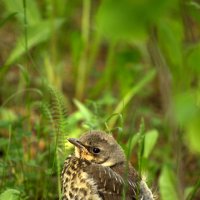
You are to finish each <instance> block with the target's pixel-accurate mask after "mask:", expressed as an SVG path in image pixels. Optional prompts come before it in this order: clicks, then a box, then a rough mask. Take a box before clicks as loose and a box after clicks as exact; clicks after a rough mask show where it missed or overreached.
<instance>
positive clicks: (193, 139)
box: [186, 113, 200, 154]
mask: <svg viewBox="0 0 200 200" xmlns="http://www.w3.org/2000/svg"><path fill="white" fill-rule="evenodd" d="M199 132H200V113H199V115H197V116H196V117H195V118H194V119H191V120H190V121H189V122H188V123H187V125H186V142H187V144H188V147H189V148H190V149H191V150H192V151H193V152H195V153H199V154H200V148H199V144H200V134H199Z"/></svg>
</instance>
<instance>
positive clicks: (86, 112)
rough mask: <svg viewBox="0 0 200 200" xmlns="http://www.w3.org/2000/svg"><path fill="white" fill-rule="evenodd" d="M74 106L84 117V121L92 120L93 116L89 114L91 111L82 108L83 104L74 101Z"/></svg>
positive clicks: (84, 107)
mask: <svg viewBox="0 0 200 200" xmlns="http://www.w3.org/2000/svg"><path fill="white" fill-rule="evenodd" d="M74 104H75V105H76V107H77V108H78V109H79V111H80V113H81V114H82V115H83V116H84V118H85V120H86V121H91V120H92V116H93V114H92V113H91V111H90V110H89V109H88V108H87V107H86V106H84V104H82V103H81V102H80V101H78V100H77V99H74Z"/></svg>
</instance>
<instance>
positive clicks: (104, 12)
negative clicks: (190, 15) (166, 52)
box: [97, 0, 177, 39]
mask: <svg viewBox="0 0 200 200" xmlns="http://www.w3.org/2000/svg"><path fill="white" fill-rule="evenodd" d="M176 2H177V1H176V0H175V1H173V0H163V1H160V0H151V1H149V0H142V1H141V0H135V1H129V0H117V1H115V0H104V1H102V3H101V5H100V9H99V11H98V14H97V27H98V29H99V31H100V32H101V33H102V34H103V35H105V36H107V37H109V39H121V38H123V39H135V38H140V39H142V38H145V37H146V34H147V29H148V28H149V26H150V25H152V24H154V23H157V21H159V20H158V19H159V18H160V17H162V16H163V15H165V13H166V11H168V10H169V8H170V7H171V6H174V5H176Z"/></svg>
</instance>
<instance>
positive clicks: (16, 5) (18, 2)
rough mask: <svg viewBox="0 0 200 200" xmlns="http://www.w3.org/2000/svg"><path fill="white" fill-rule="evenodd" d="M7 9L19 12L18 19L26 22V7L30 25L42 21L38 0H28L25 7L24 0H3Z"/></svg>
mask: <svg viewBox="0 0 200 200" xmlns="http://www.w3.org/2000/svg"><path fill="white" fill-rule="evenodd" d="M3 2H4V4H5V7H6V10H7V12H9V13H13V12H17V13H18V14H17V18H18V20H19V21H20V22H21V23H22V24H24V9H25V10H26V21H27V23H28V25H31V26H32V25H35V24H37V23H39V22H40V20H41V16H40V11H39V8H38V5H37V1H33V0H26V1H25V2H26V5H25V7H24V5H23V0H14V1H13V0H3Z"/></svg>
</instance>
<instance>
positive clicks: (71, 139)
mask: <svg viewBox="0 0 200 200" xmlns="http://www.w3.org/2000/svg"><path fill="white" fill-rule="evenodd" d="M67 140H68V141H69V142H70V143H72V144H73V145H74V146H76V147H78V148H79V149H83V148H86V146H85V145H84V144H83V143H82V142H80V141H79V140H77V139H75V138H68V139H67Z"/></svg>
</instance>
